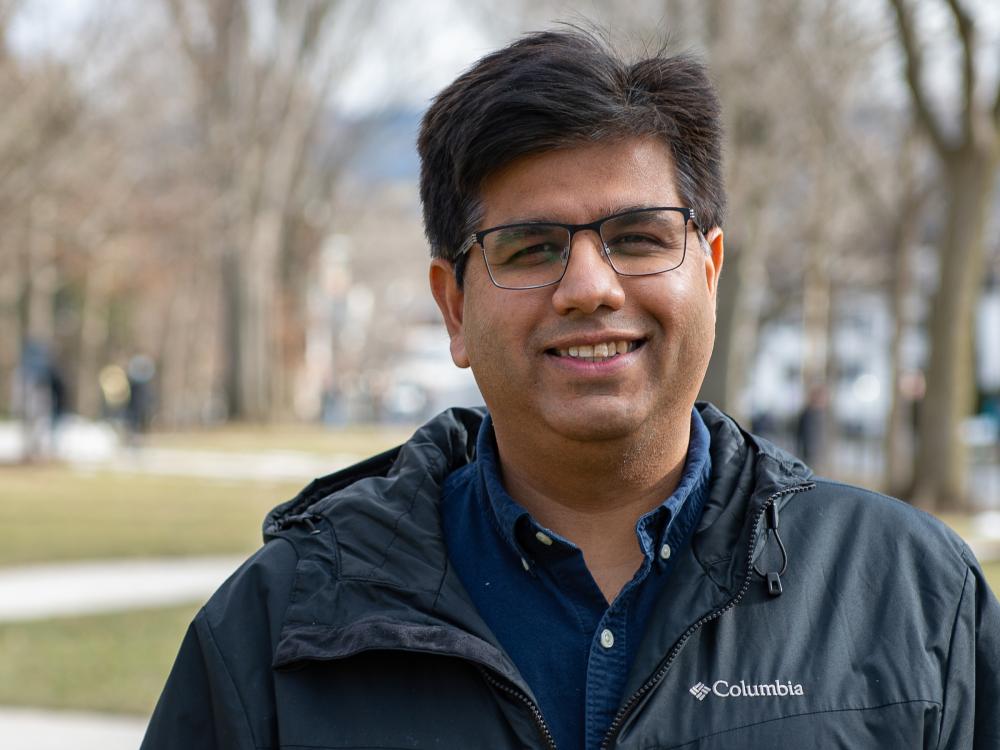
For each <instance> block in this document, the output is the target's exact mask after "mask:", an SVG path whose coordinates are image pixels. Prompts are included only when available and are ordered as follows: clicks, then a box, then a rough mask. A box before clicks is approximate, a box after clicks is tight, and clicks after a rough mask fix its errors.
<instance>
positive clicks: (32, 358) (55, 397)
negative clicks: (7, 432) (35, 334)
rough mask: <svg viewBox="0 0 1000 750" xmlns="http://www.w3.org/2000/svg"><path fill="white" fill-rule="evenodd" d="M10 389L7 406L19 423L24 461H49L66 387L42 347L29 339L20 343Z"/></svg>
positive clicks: (42, 344)
mask: <svg viewBox="0 0 1000 750" xmlns="http://www.w3.org/2000/svg"><path fill="white" fill-rule="evenodd" d="M12 387H13V391H14V392H13V394H12V398H11V403H12V404H13V405H14V413H15V416H17V417H19V418H20V420H21V426H22V441H23V448H22V455H23V458H24V460H25V461H39V460H44V459H47V458H49V457H50V456H51V455H52V453H53V450H54V447H55V446H54V440H55V431H56V427H57V426H58V423H59V419H60V417H61V416H62V415H63V414H64V413H65V411H66V386H65V383H64V381H63V377H62V373H61V371H60V369H59V366H58V365H57V364H56V361H55V358H54V357H53V356H52V352H51V351H50V349H49V347H48V346H47V345H46V344H44V343H42V342H40V341H36V340H33V339H29V340H27V341H25V342H24V345H23V347H22V353H21V364H20V365H19V366H18V368H17V372H16V374H15V377H14V379H13V382H12Z"/></svg>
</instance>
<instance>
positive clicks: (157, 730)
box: [141, 610, 254, 750]
mask: <svg viewBox="0 0 1000 750" xmlns="http://www.w3.org/2000/svg"><path fill="white" fill-rule="evenodd" d="M175 748H176V750H216V748H218V749H219V750H222V748H227V749H228V748H232V749H233V750H243V749H244V748H246V749H247V750H253V748H254V740H253V736H252V734H251V730H250V724H249V722H248V721H247V718H246V714H245V712H244V709H243V705H242V701H241V700H240V696H239V693H238V691H237V690H236V686H235V684H234V681H233V678H232V675H230V673H229V670H228V669H227V668H226V664H225V660H224V659H223V658H222V654H221V653H220V652H219V649H218V647H217V645H216V643H215V637H214V636H213V634H212V631H211V628H210V626H209V624H208V622H207V620H206V618H205V613H204V610H202V611H201V612H199V613H198V616H197V617H196V618H195V620H194V622H192V623H191V625H190V626H189V627H188V631H187V634H186V635H185V636H184V641H183V642H182V643H181V648H180V653H179V654H178V655H177V661H175V662H174V666H173V669H172V670H171V671H170V677H169V678H168V679H167V684H166V687H164V689H163V694H162V695H161V696H160V700H159V702H158V703H157V704H156V709H155V710H154V711H153V716H152V718H151V719H150V721H149V727H148V728H147V730H146V737H145V739H144V740H143V742H142V747H141V750H174V749H175Z"/></svg>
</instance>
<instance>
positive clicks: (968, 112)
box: [948, 0, 976, 143]
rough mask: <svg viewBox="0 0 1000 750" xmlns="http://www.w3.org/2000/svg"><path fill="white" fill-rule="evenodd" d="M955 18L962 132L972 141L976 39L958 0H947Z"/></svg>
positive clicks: (974, 107)
mask: <svg viewBox="0 0 1000 750" xmlns="http://www.w3.org/2000/svg"><path fill="white" fill-rule="evenodd" d="M948 7H949V8H950V9H951V14H952V16H954V18H955V26H956V28H957V29H958V37H959V39H960V40H961V42H962V132H963V135H964V138H965V141H966V142H968V143H971V142H972V137H973V133H972V129H973V125H974V122H975V116H976V101H975V99H976V40H975V29H974V28H973V25H972V19H971V18H970V17H969V14H968V13H967V12H966V11H965V9H964V8H963V7H962V6H961V5H960V4H959V0H948Z"/></svg>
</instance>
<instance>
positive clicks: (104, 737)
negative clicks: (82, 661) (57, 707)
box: [0, 708, 146, 750]
mask: <svg viewBox="0 0 1000 750" xmlns="http://www.w3.org/2000/svg"><path fill="white" fill-rule="evenodd" d="M145 731H146V719H138V718H132V717H128V716H109V715H107V714H88V713H82V712H77V711H43V710H39V709H34V708H0V741H2V744H3V749H4V750H68V749H69V748H72V750H136V748H138V747H139V743H140V742H142V736H143V734H144V733H145Z"/></svg>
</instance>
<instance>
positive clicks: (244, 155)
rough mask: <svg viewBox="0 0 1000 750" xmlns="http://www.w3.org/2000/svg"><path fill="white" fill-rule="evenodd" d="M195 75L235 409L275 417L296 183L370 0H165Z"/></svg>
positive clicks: (305, 167)
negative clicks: (285, 262) (360, 0)
mask: <svg viewBox="0 0 1000 750" xmlns="http://www.w3.org/2000/svg"><path fill="white" fill-rule="evenodd" d="M166 7H167V9H168V10H169V16H170V19H171V21H172V25H173V28H174V31H175V33H176V35H177V38H178V40H179V42H180V46H181V48H182V49H183V52H184V55H185V57H186V59H187V61H188V63H189V68H190V70H191V72H192V74H193V78H194V83H195V91H196V95H195V104H194V112H195V117H196V121H197V123H198V134H199V136H198V138H199V140H198V144H197V148H198V149H199V150H200V151H201V153H202V156H203V164H204V168H205V170H206V172H207V174H208V179H209V182H210V183H211V185H212V186H213V191H214V192H215V194H216V196H217V197H216V199H215V200H214V201H213V203H212V204H211V205H210V206H208V207H206V210H207V211H210V212H211V213H212V219H211V222H210V223H211V224H212V225H213V227H214V231H215V234H216V238H215V241H216V242H217V243H218V248H219V251H218V253H217V262H218V264H219V267H220V269H221V280H222V294H221V297H222V300H223V305H224V309H225V315H224V321H225V323H224V324H225V335H224V336H223V337H222V340H223V341H225V342H226V344H227V352H226V357H225V372H226V376H225V383H226V393H227V400H228V406H229V409H228V411H229V414H230V416H232V417H235V418H246V419H255V420H262V419H269V418H271V417H272V416H274V414H275V411H276V410H277V406H278V404H279V402H280V398H281V394H282V392H283V391H284V390H285V389H284V388H283V383H282V375H283V368H282V367H281V362H282V350H281V335H280V332H281V328H282V309H283V308H282V305H281V284H280V278H281V274H280V269H281V261H282V256H283V253H284V252H285V249H286V238H287V235H288V232H289V220H290V216H291V213H292V206H293V202H294V198H295V194H296V190H297V188H298V186H299V184H300V183H301V182H302V180H303V179H306V174H307V172H308V171H309V169H310V168H312V166H313V165H312V164H311V162H310V159H309V158H308V157H309V155H310V148H311V147H312V145H313V143H314V137H315V136H316V132H317V127H318V125H319V122H320V117H321V115H322V114H323V112H324V110H325V106H326V104H327V99H328V94H329V93H330V91H331V86H332V85H333V83H334V82H336V81H337V80H338V75H339V73H341V72H342V70H343V67H344V66H345V64H346V63H347V62H348V61H349V60H350V57H351V55H352V53H353V52H354V50H355V49H356V47H357V45H358V39H359V38H360V36H361V35H360V34H359V33H358V31H359V26H360V23H361V20H362V19H363V18H364V17H365V14H366V13H367V12H368V11H367V10H366V6H365V5H359V4H356V3H355V4H347V3H339V2H328V1H325V0H302V1H301V2H295V3H287V2H281V1H280V0H272V1H271V2H267V3H255V2H250V0H166Z"/></svg>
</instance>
